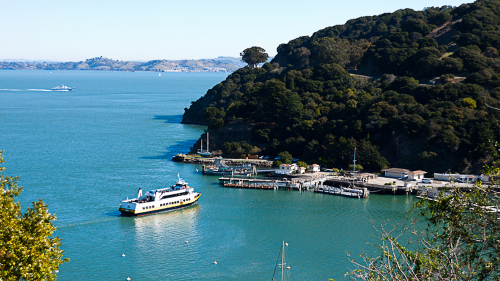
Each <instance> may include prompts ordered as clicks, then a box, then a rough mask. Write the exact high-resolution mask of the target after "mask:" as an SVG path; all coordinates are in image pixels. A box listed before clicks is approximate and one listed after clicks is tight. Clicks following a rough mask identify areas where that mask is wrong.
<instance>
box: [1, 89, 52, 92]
mask: <svg viewBox="0 0 500 281" xmlns="http://www.w3.org/2000/svg"><path fill="white" fill-rule="evenodd" d="M0 91H7V92H25V91H31V92H52V90H47V89H0Z"/></svg>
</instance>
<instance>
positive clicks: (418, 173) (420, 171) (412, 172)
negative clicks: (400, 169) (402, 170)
mask: <svg viewBox="0 0 500 281" xmlns="http://www.w3.org/2000/svg"><path fill="white" fill-rule="evenodd" d="M425 173H427V172H426V171H422V170H416V171H410V172H408V174H412V175H423V174H425Z"/></svg>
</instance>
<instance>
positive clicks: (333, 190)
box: [314, 185, 370, 198]
mask: <svg viewBox="0 0 500 281" xmlns="http://www.w3.org/2000/svg"><path fill="white" fill-rule="evenodd" d="M314 192H316V193H323V194H331V195H337V196H344V197H352V198H368V194H369V193H370V192H369V191H368V189H367V188H366V187H365V188H360V189H358V188H342V187H333V186H328V185H322V186H318V187H315V188H314Z"/></svg>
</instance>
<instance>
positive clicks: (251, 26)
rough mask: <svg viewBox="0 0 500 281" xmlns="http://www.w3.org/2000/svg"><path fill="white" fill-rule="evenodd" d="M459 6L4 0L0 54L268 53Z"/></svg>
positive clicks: (392, 1) (454, 1) (321, 0)
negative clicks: (395, 17) (346, 29)
mask: <svg viewBox="0 0 500 281" xmlns="http://www.w3.org/2000/svg"><path fill="white" fill-rule="evenodd" d="M467 2H471V1H467ZM463 3H466V1H464V0H422V1H410V0H388V1H384V2H383V3H380V2H374V1H368V0H358V1H326V0H313V1H309V2H307V3H306V2H303V1H284V0H279V1H263V0H258V1H254V2H252V4H251V5H250V4H248V3H243V2H241V3H240V2H237V1H234V2H231V1H222V0H216V1H209V2H205V1H197V0H194V1H176V2H167V1H159V0H149V1H142V2H123V1H117V0H110V1H105V2H101V1H97V0H89V1H85V2H75V1H62V0H55V1H49V2H47V1H44V2H41V1H33V0H28V1H3V5H2V12H3V13H2V16H1V17H0V22H1V23H2V26H3V27H4V29H3V34H2V41H3V44H2V45H1V46H0V56H1V57H4V58H6V59H11V60H12V59H14V60H16V59H17V60H20V59H21V58H22V59H24V60H28V61H36V60H42V61H43V60H45V61H59V62H75V61H84V60H85V59H88V58H93V57H99V56H103V57H106V58H110V59H114V60H123V61H150V60H155V59H167V60H181V59H194V60H197V59H205V58H216V57H218V56H220V55H221V54H223V55H224V56H230V57H239V53H240V52H241V51H243V50H244V49H245V48H248V47H252V46H259V47H262V48H264V49H265V50H266V51H267V53H268V54H269V55H270V56H275V55H276V48H277V47H278V46H279V44H282V43H287V42H288V41H290V40H292V39H295V38H297V37H300V36H305V35H309V36H310V35H312V34H313V33H314V32H316V31H318V30H320V29H323V28H325V27H328V26H333V25H338V24H344V23H345V22H346V21H347V20H349V19H353V18H359V17H362V16H371V15H378V14H382V13H391V12H394V11H396V10H399V9H404V8H411V9H414V10H423V9H424V8H425V7H431V6H434V7H441V6H443V5H451V6H459V5H461V4H463Z"/></svg>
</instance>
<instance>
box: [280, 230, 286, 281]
mask: <svg viewBox="0 0 500 281" xmlns="http://www.w3.org/2000/svg"><path fill="white" fill-rule="evenodd" d="M284 255H285V240H283V241H282V244H281V281H283V276H284V275H283V270H284V268H285V264H284V263H283V260H284V257H283V256H284Z"/></svg>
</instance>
